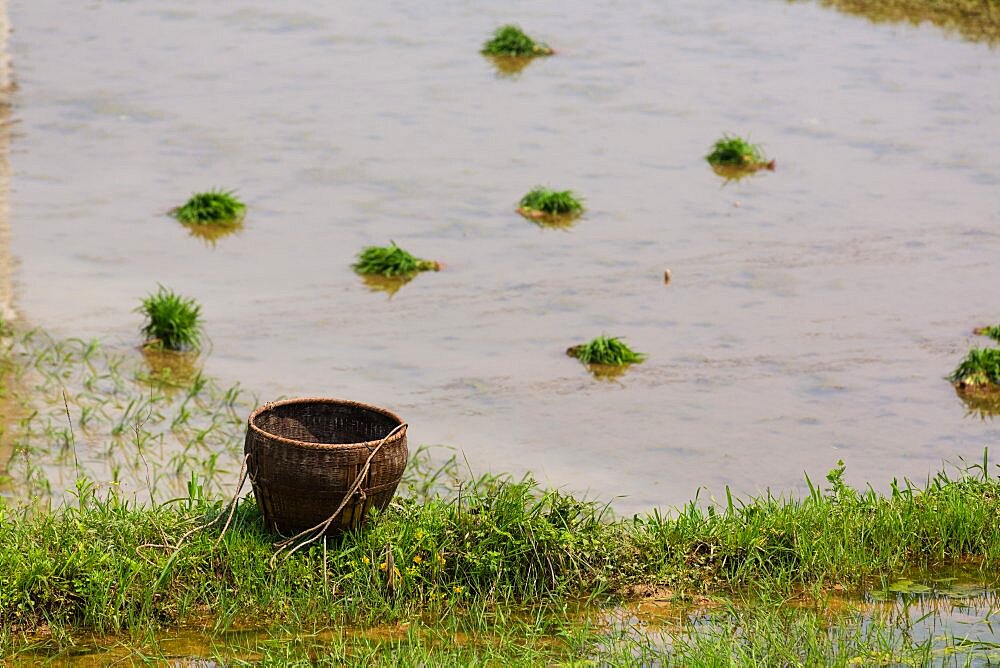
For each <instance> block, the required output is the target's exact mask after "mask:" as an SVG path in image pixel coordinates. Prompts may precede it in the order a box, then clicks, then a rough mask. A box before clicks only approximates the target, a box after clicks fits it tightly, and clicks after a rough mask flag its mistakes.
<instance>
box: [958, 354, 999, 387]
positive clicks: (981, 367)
mask: <svg viewBox="0 0 1000 668" xmlns="http://www.w3.org/2000/svg"><path fill="white" fill-rule="evenodd" d="M948 380H950V381H951V382H953V383H955V384H956V385H957V386H958V387H961V388H973V389H982V388H992V387H996V386H1000V348H973V349H972V350H970V351H969V353H968V355H966V356H965V359H964V360H962V363H961V364H959V365H958V367H957V368H956V369H955V370H954V371H953V372H952V374H951V375H950V376H948Z"/></svg>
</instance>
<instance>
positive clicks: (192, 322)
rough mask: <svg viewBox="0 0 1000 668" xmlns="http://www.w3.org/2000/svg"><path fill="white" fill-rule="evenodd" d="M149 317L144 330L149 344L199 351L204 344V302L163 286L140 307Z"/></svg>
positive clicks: (172, 348)
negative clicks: (202, 321)
mask: <svg viewBox="0 0 1000 668" xmlns="http://www.w3.org/2000/svg"><path fill="white" fill-rule="evenodd" d="M137 311H138V312H139V313H142V314H143V315H144V316H145V317H146V324H145V325H143V327H142V333H143V335H144V336H145V337H146V344H145V345H147V346H152V347H155V348H162V349H166V350H197V349H198V347H199V346H200V344H201V330H202V324H201V305H200V304H198V302H196V301H195V300H194V299H189V298H187V297H181V296H179V295H177V294H175V293H174V292H173V291H171V290H168V289H167V288H165V287H163V286H162V285H161V286H160V287H159V289H158V290H157V291H156V292H155V293H154V294H151V295H148V296H147V297H146V298H145V299H143V300H142V305H141V306H140V307H139V308H138V309H137Z"/></svg>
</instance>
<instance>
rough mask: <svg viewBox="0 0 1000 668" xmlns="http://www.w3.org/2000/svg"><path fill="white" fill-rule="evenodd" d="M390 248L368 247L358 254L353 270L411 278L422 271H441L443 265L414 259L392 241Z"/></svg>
mask: <svg viewBox="0 0 1000 668" xmlns="http://www.w3.org/2000/svg"><path fill="white" fill-rule="evenodd" d="M389 244H390V245H388V246H368V247H367V248H365V249H364V250H362V251H361V252H360V253H358V259H357V262H355V263H354V265H353V269H354V271H356V272H357V273H359V274H362V275H375V276H385V277H387V278H411V277H413V276H414V275H416V274H418V273H419V272H421V271H440V270H441V263H440V262H435V261H434V260H423V259H421V258H418V257H414V256H413V255H411V254H410V253H408V252H406V251H405V250H403V249H402V248H400V247H399V246H397V245H396V242H395V241H390V242H389Z"/></svg>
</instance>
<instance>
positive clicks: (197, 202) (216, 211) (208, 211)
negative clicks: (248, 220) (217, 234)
mask: <svg viewBox="0 0 1000 668" xmlns="http://www.w3.org/2000/svg"><path fill="white" fill-rule="evenodd" d="M246 211H247V206H246V204H244V203H243V202H241V201H240V200H238V199H237V198H236V196H235V195H234V194H233V192H232V191H227V190H209V191H207V192H202V193H195V194H194V195H192V196H191V198H190V199H189V200H188V201H187V202H185V203H184V204H182V205H181V206H179V207H177V208H175V209H173V210H171V212H170V213H171V215H173V216H174V218H176V219H177V220H179V221H180V222H182V223H184V224H185V225H221V226H229V227H232V226H236V225H239V224H240V223H241V222H243V217H244V216H245V215H246Z"/></svg>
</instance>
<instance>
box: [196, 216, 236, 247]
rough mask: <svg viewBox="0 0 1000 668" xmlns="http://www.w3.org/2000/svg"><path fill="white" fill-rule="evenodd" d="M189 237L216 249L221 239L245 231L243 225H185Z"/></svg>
mask: <svg viewBox="0 0 1000 668" xmlns="http://www.w3.org/2000/svg"><path fill="white" fill-rule="evenodd" d="M184 227H185V228H186V229H187V231H188V235H189V236H192V237H195V238H196V239H201V240H202V241H204V242H205V245H206V246H209V247H210V248H215V244H216V243H217V242H218V240H219V239H222V238H223V237H228V236H229V235H231V234H239V233H240V232H242V231H243V223H242V222H240V223H238V224H236V225H184Z"/></svg>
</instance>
